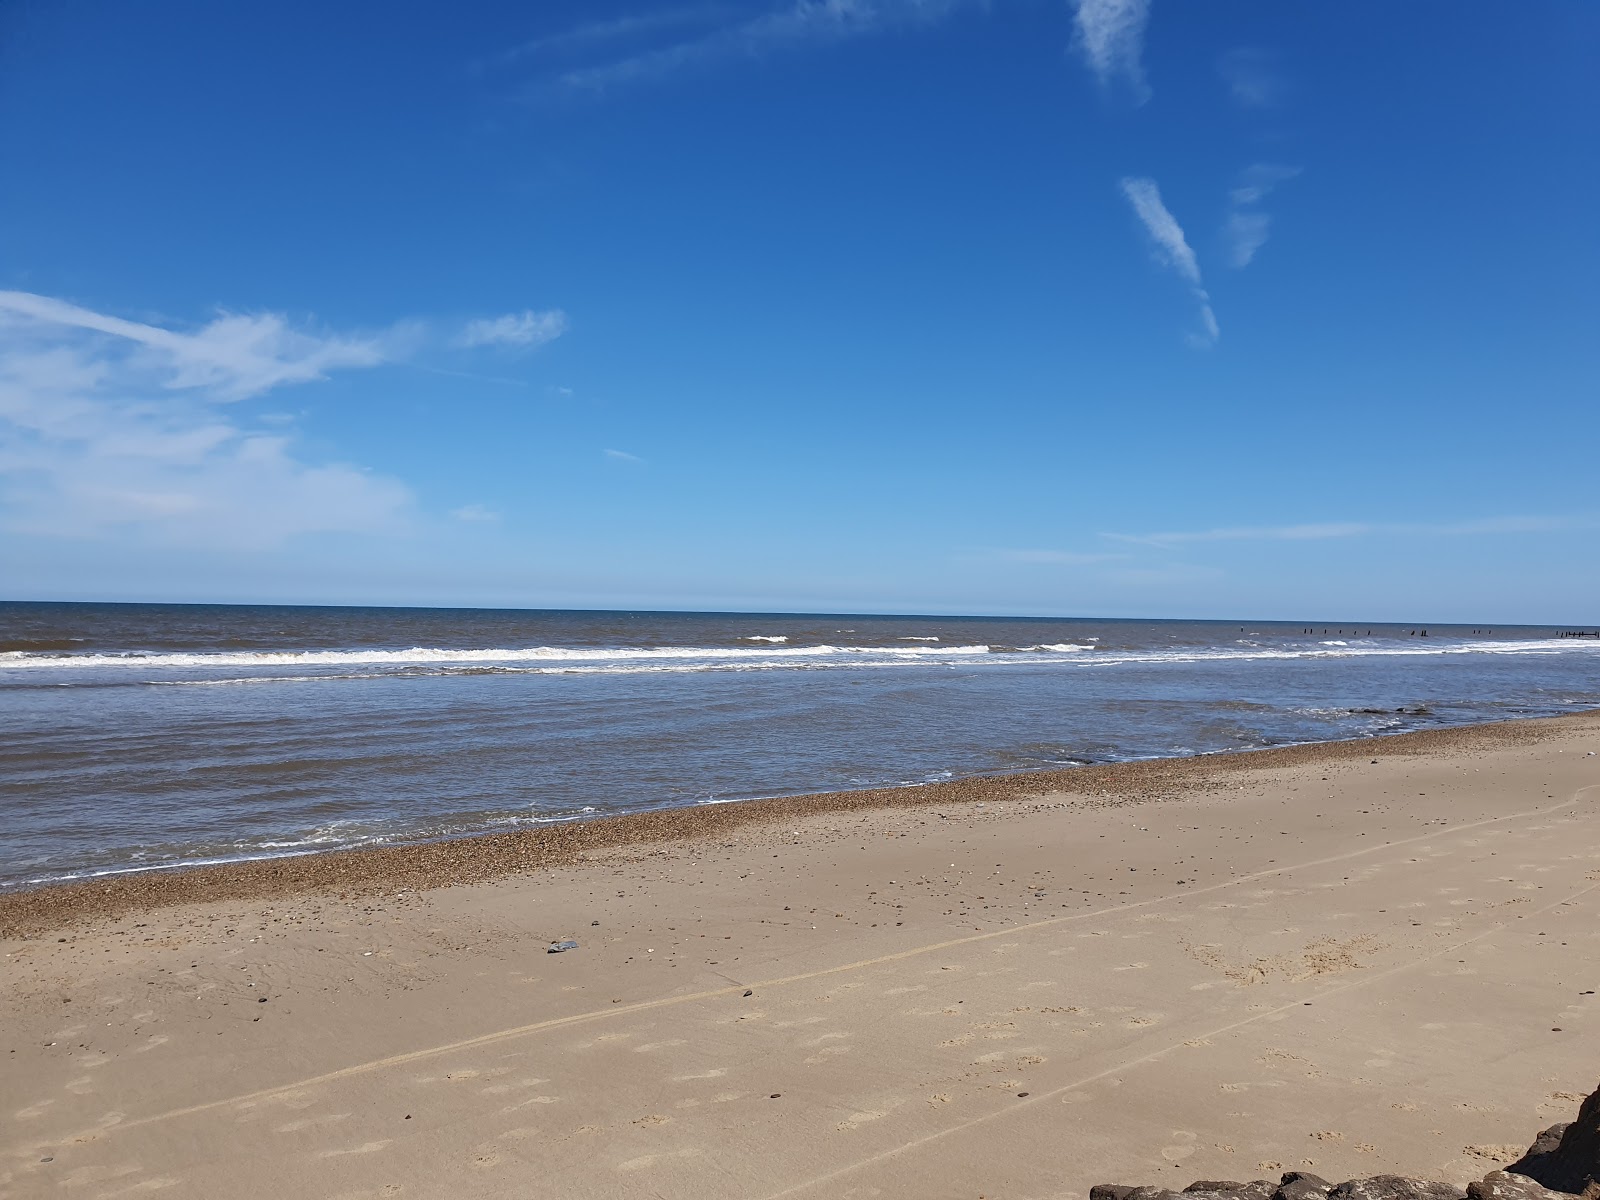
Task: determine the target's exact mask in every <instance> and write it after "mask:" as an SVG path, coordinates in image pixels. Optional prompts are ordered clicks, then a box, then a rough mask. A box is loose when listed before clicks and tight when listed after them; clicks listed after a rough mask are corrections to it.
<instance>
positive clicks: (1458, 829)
mask: <svg viewBox="0 0 1600 1200" xmlns="http://www.w3.org/2000/svg"><path fill="white" fill-rule="evenodd" d="M1596 788H1600V784H1588V785H1586V786H1584V787H1580V788H1579V789H1578V790H1577V791H1575V792H1574V793H1573V794H1572V795H1571V797H1570V798H1568V799H1566V800H1563V801H1562V802H1561V803H1559V804H1553V805H1550V806H1549V807H1547V808H1533V809H1528V810H1526V811H1524V812H1516V813H1507V814H1505V815H1503V816H1498V817H1485V818H1484V819H1483V820H1481V821H1469V822H1466V823H1465V824H1461V825H1451V826H1447V827H1444V828H1441V829H1435V830H1432V831H1430V832H1428V833H1422V834H1418V835H1416V836H1415V837H1409V838H1402V839H1400V840H1399V841H1395V842H1385V843H1383V844H1382V845H1378V846H1367V847H1364V848H1362V849H1360V850H1351V851H1348V852H1346V853H1344V854H1333V855H1329V856H1327V857H1326V858H1318V859H1312V860H1310V861H1309V862H1303V863H1293V864H1290V865H1287V866H1281V867H1272V868H1270V869H1268V870H1263V871H1253V872H1251V873H1250V874H1248V875H1239V876H1236V877H1234V878H1233V879H1226V880H1223V881H1221V882H1220V883H1213V884H1209V885H1208V886H1206V887H1202V888H1194V889H1193V890H1187V889H1186V890H1185V891H1183V892H1175V893H1170V894H1168V895H1165V896H1152V897H1150V898H1149V899H1148V900H1133V901H1129V902H1128V903H1126V904H1115V905H1109V906H1107V907H1105V908H1098V909H1094V910H1092V911H1090V912H1082V913H1065V914H1063V915H1061V916H1059V917H1045V918H1043V919H1042V920H1038V921H1028V922H1025V923H1023V924H1021V925H1007V926H1005V927H1004V928H1002V929H991V930H988V931H987V932H983V933H973V934H968V935H966V936H965V937H959V938H951V939H949V940H947V941H942V942H933V943H930V944H928V945H925V946H913V947H912V948H911V949H909V950H898V951H895V952H894V953H892V954H884V955H880V956H878V957H876V958H864V959H860V960H858V961H856V962H849V963H841V964H839V965H838V966H833V967H822V968H819V969H817V970H815V971H805V972H802V973H800V974H797V975H782V976H777V977H775V978H772V979H764V980H756V981H753V982H746V983H736V984H731V985H729V986H728V987H721V988H712V989H710V990H708V991H702V992H689V993H685V994H682V995H676V996H662V997H659V998H657V999H655V1000H641V1001H638V1002H636V1003H634V1004H618V1005H612V1006H610V1007H607V1008H599V1009H593V1010H591V1011H589V1012H582V1013H572V1014H570V1015H568V1016H565V1017H551V1018H550V1019H548V1020H545V1021H535V1022H533V1023H532V1024H528V1025H518V1026H515V1027H513V1028H510V1029H501V1030H496V1031H494V1032H491V1033H483V1034H478V1035H477V1036H475V1037H470V1038H463V1039H462V1040H460V1041H455V1042H447V1043H445V1044H443V1045H439V1046H427V1047H424V1048H422V1049H419V1050H408V1051H405V1052H404V1053H401V1054H393V1055H389V1056H387V1057H384V1058H375V1059H371V1060H369V1061H367V1062H360V1063H352V1064H351V1065H350V1066H347V1067H341V1068H339V1069H338V1070H335V1071H328V1072H326V1073H324V1074H321V1075H313V1076H311V1077H309V1078H306V1079H301V1080H297V1081H295V1082H293V1083H282V1084H275V1085H274V1086H272V1087H266V1088H261V1089H260V1090H258V1091H254V1092H246V1093H244V1094H243V1095H239V1096H229V1097H224V1098H222V1099H220V1100H205V1101H202V1102H200V1103H198V1104H190V1105H185V1106H184V1107H182V1108H173V1109H168V1110H167V1111H166V1112H160V1113H152V1114H151V1115H149V1116H146V1117H137V1118H135V1119H133V1120H131V1121H117V1122H115V1123H110V1124H103V1125H97V1126H95V1127H93V1128H92V1129H86V1130H81V1131H79V1132H78V1133H75V1134H68V1135H65V1136H62V1137H56V1138H51V1139H48V1140H47V1141H43V1142H37V1143H34V1144H33V1146H32V1147H30V1149H29V1152H31V1151H32V1150H33V1149H37V1148H39V1147H48V1146H63V1147H64V1146H67V1145H70V1144H71V1143H73V1142H79V1141H90V1140H96V1139H98V1138H100V1137H103V1136H105V1135H107V1134H115V1133H120V1132H123V1131H125V1130H130V1129H139V1128H142V1127H143V1126H146V1125H154V1124H157V1123H159V1122H161V1121H170V1120H175V1119H177V1118H180V1117H189V1116H195V1115H197V1114H199V1113H203V1112H210V1111H212V1110H214V1109H219V1108H230V1107H249V1106H253V1105H255V1104H257V1103H259V1102H260V1101H262V1100H269V1099H271V1098H273V1097H275V1096H282V1095H286V1094H288V1093H291V1092H298V1091H301V1090H303V1089H305V1088H312V1087H319V1086H321V1085H323V1084H329V1083H337V1082H339V1081H340V1080H344V1079H350V1078H353V1077H355V1076H358V1075H365V1074H368V1073H370V1072H372V1071H381V1070H384V1069H386V1068H388V1067H398V1066H404V1065H406V1064H407V1063H414V1062H420V1061H422V1060H423V1059H428V1058H435V1057H437V1056H438V1055H441V1054H453V1053H456V1052H457V1051H461V1050H474V1049H477V1048H479V1047H482V1046H492V1045H495V1044H496V1043H499V1042H507V1041H513V1040H515V1039H518V1038H524V1037H531V1036H533V1035H535V1034H539V1033H544V1032H546V1031H548V1030H551V1029H563V1028H566V1027H567V1026H571V1025H578V1024H582V1023H585V1022H588V1021H598V1020H604V1019H605V1018H607V1017H618V1016H628V1015H630V1014H633V1013H642V1012H651V1011H653V1010H655V1009H660V1008H673V1007H676V1006H678V1005H681V1004H694V1003H698V1002H700V1001H702V1000H715V999H718V998H720V997H723V996H743V994H744V992H745V990H746V989H747V988H763V987H766V988H771V987H782V986H784V985H787V984H794V983H804V982H806V981H808V980H812V979H823V978H826V977H828V976H830V975H842V974H845V973H847V972H850V971H857V970H862V969H864V968H867V967H875V966H882V965H883V964H885V963H893V962H904V961H905V960H907V959H912V958H918V957H920V956H922V955H925V954H933V953H936V952H938V951H940V950H950V949H954V948H956V947H960V946H970V945H973V944H975V943H978V942H986V941H991V940H993V939H994V938H998V937H1015V936H1016V935H1017V934H1019V933H1026V932H1029V931H1031V930H1039V929H1051V928H1054V927H1056V926H1060V925H1069V924H1073V923H1076V922H1080V921H1089V920H1094V919H1096V918H1099V917H1109V916H1115V915H1117V914H1120V913H1126V912H1134V911H1137V910H1138V909H1142V908H1150V907H1153V906H1155V905H1158V904H1165V903H1167V902H1168V901H1170V900H1178V899H1187V898H1189V897H1192V896H1203V895H1206V894H1208V893H1212V892H1220V891H1224V890H1226V889H1228V888H1233V887H1238V886H1240V885H1241V884H1246V883H1254V882H1255V881H1257V880H1261V879H1270V878H1272V877H1274V876H1278V875H1284V874H1287V873H1289V872H1292V871H1304V870H1309V869H1311V868H1313V867H1321V866H1327V865H1329V864H1332V863H1337V862H1347V861H1349V860H1351V859H1355V858H1362V857H1365V856H1367V855H1370V854H1375V853H1378V852H1380V851H1386V850H1393V849H1396V848H1397V847H1400V846H1409V845H1412V844H1414V843H1416V842H1426V841H1433V840H1436V839H1438V838H1439V837H1442V836H1445V835H1448V834H1453V833H1465V832H1468V831H1470V830H1473V829H1482V828H1484V827H1485V826H1489V825H1498V824H1501V823H1502V822H1505V821H1517V820H1523V819H1526V818H1528V817H1540V816H1548V815H1549V814H1551V813H1556V812H1560V811H1562V810H1563V809H1568V808H1573V807H1575V806H1576V805H1577V803H1578V800H1579V798H1580V797H1581V796H1583V794H1584V793H1585V792H1589V791H1593V790H1595V789H1596ZM1597 887H1600V884H1595V885H1593V886H1591V887H1588V888H1584V889H1582V890H1581V891H1579V892H1576V893H1574V894H1573V895H1572V896H1568V897H1566V900H1572V899H1574V898H1576V897H1577V896H1582V895H1585V894H1587V893H1588V892H1591V891H1593V890H1595V888H1597ZM1564 902H1565V901H1560V902H1557V903H1558V904H1559V903H1564ZM1549 907H1554V906H1546V907H1545V908H1540V909H1537V910H1535V911H1537V912H1541V913H1542V912H1545V911H1547V909H1548V908H1549ZM1502 928H1505V926H1504V925H1503V924H1497V925H1495V926H1494V927H1493V928H1491V929H1489V930H1485V931H1484V932H1483V933H1480V934H1476V935H1474V937H1472V938H1469V939H1468V940H1467V941H1466V942H1462V943H1460V944H1461V945H1467V944H1469V943H1470V942H1473V941H1476V940H1478V939H1479V938H1482V937H1486V936H1487V935H1488V934H1489V933H1491V932H1494V931H1495V930H1497V929H1502ZM1451 948H1452V947H1445V949H1451ZM1426 957H1427V958H1431V957H1433V956H1432V955H1428V956H1426ZM1418 961H1424V960H1418ZM1408 965H1409V964H1408ZM1402 969H1405V968H1404V967H1396V968H1393V969H1391V971H1389V972H1385V973H1383V974H1380V975H1376V976H1371V977H1370V978H1372V979H1380V978H1384V977H1386V976H1387V975H1389V974H1392V973H1393V972H1394V971H1397V970H1402ZM1361 982H1365V981H1361ZM1354 986H1356V984H1354V983H1352V984H1349V985H1346V987H1354ZM1339 990H1344V989H1343V988H1341V989H1339ZM1300 1003H1301V1002H1300V1001H1298V1000H1297V1001H1295V1002H1294V1003H1293V1004H1292V1005H1289V1006H1287V1007H1299V1006H1300ZM1273 1011H1278V1010H1273ZM1264 1015H1267V1014H1258V1015H1257V1016H1256V1017H1251V1018H1247V1019H1246V1020H1244V1021H1241V1022H1238V1023H1236V1024H1234V1025H1229V1026H1225V1027H1224V1028H1223V1029H1221V1030H1219V1031H1217V1032H1220V1033H1226V1032H1228V1031H1229V1030H1231V1029H1235V1028H1238V1027H1239V1026H1241V1025H1247V1024H1250V1023H1251V1022H1252V1021H1255V1020H1258V1019H1259V1018H1260V1017H1261V1016H1264ZM1202 1036H1205V1035H1202ZM1171 1049H1173V1047H1168V1048H1166V1049H1164V1050H1157V1051H1153V1052H1152V1053H1151V1054H1149V1055H1146V1056H1145V1057H1144V1058H1141V1059H1136V1060H1133V1062H1131V1063H1129V1064H1124V1065H1125V1066H1133V1065H1138V1064H1139V1063H1142V1062H1145V1061H1148V1060H1150V1059H1152V1058H1156V1057H1159V1056H1161V1055H1162V1054H1166V1053H1169V1052H1170V1051H1171ZM1121 1069H1123V1068H1122V1067H1118V1068H1113V1069H1112V1070H1121ZM1107 1073H1110V1072H1105V1073H1102V1074H1107ZM1101 1077H1102V1076H1099V1075H1097V1076H1093V1077H1091V1078H1089V1079H1085V1080H1079V1081H1078V1082H1076V1083H1073V1084H1068V1085H1066V1086H1064V1087H1062V1088H1058V1089H1056V1091H1055V1092H1051V1093H1043V1094H1041V1095H1040V1097H1039V1099H1045V1098H1046V1097H1047V1096H1050V1095H1059V1094H1061V1093H1063V1092H1066V1091H1070V1090H1071V1089H1072V1088H1074V1087H1082V1086H1084V1085H1085V1084H1087V1083H1091V1082H1093V1081H1094V1080H1095V1079H1098V1078H1101ZM1013 1107H1014V1106H1013ZM1007 1111H1010V1109H1003V1110H1001V1112H1007ZM998 1115H1000V1113H994V1114H990V1115H989V1116H987V1117H979V1118H976V1120H977V1121H984V1120H989V1119H992V1118H993V1117H995V1116H998ZM972 1123H973V1122H969V1123H968V1124H972ZM961 1128H965V1126H952V1127H951V1128H950V1129H949V1130H946V1131H943V1132H941V1133H937V1134H931V1135H929V1137H928V1138H925V1139H922V1140H923V1141H928V1140H932V1139H933V1138H937V1137H942V1136H944V1134H945V1133H947V1132H954V1131H955V1130H958V1129H961ZM918 1144H920V1143H909V1145H918ZM892 1153H895V1151H888V1152H886V1154H892ZM879 1157H883V1156H879ZM870 1161H874V1160H870V1159H868V1160H862V1162H861V1163H859V1164H855V1165H852V1166H850V1167H844V1168H841V1169H840V1170H839V1171H837V1172H834V1174H833V1175H828V1176H821V1177H819V1178H817V1179H814V1180H811V1181H808V1182H807V1183H805V1184H796V1185H795V1188H804V1187H810V1186H813V1185H814V1184H817V1183H821V1182H825V1181H826V1180H827V1179H831V1178H833V1177H834V1176H835V1175H838V1174H841V1173H843V1172H845V1171H849V1170H854V1169H855V1167H856V1166H860V1165H865V1164H866V1163H867V1162H870ZM793 1190H795V1189H794V1188H791V1189H790V1191H793ZM788 1194H789V1192H778V1193H774V1195H773V1196H772V1197H769V1200H777V1197H779V1196H784V1195H788Z"/></svg>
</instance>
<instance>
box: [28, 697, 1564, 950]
mask: <svg viewBox="0 0 1600 1200" xmlns="http://www.w3.org/2000/svg"><path fill="white" fill-rule="evenodd" d="M1589 717H1590V714H1589V713H1575V714H1572V715H1570V716H1565V717H1539V718H1531V719H1523V720H1509V721H1500V722H1494V723H1492V724H1485V725H1467V726H1454V727H1450V728H1445V729H1430V730H1416V731H1412V732H1409V733H1401V734H1390V735H1384V736H1380V737H1373V738H1357V739H1351V740H1347V741H1336V742H1314V743H1308V744H1304V745H1295V746H1282V747H1272V748H1268V749H1262V750H1245V751H1238V752H1234V753H1226V754H1208V755H1196V756H1186V757H1181V758H1159V759H1146V760H1140V761H1135V762H1124V763H1107V764H1098V765H1090V766H1082V767H1069V768H1063V769H1060V770H1049V771H1028V772H1018V773H1012V774H1004V775H992V776H975V777H967V778H962V779H955V780H950V781H948V782H943V783H935V784H918V785H908V786H904V787H893V788H871V789H863V790H855V791H843V792H821V793H814V794H809V795H800V796H783V797H774V798H770V799H759V800H744V801H734V802H730V803H726V804H714V805H695V806H684V807H674V808H663V809H653V810H649V811H645V812H636V813H623V814H618V815H613V816H602V817H594V818H590V819H586V820H577V821H571V822H563V823H559V824H552V825H548V826H543V827H540V828H537V829H528V830H519V831H516V832H514V833H502V834H474V835H468V836H463V837H458V838H449V839H445V840H442V841H433V842H423V843H417V844H408V845H399V846H377V847H360V848H355V849H344V850H332V851H327V852H322V853H313V854H302V855H294V856H285V857H280V858H263V859H251V860H245V861H240V862H233V863H222V864H216V865H211V866H197V867H187V868H171V869H157V870H151V871H141V872H130V873H127V874H120V875H112V876H104V877H98V878H92V879H85V880H77V881H71V882H65V883H52V884H45V885H40V886H37V887H32V888H26V889H18V890H16V891H14V892H9V893H4V894H0V938H15V937H27V936H31V935H38V934H41V933H43V932H46V931H48V930H51V929H54V928H55V927H57V926H58V925H65V924H68V923H76V922H82V921H94V920H102V919H110V918H116V917H119V916H122V915H125V914H128V913H137V912H141V911H145V910H147V909H153V908H161V907H166V906H170V905H181V904H203V903H211V902H227V901H256V900H270V899H274V898H286V897H293V896H298V895H302V894H305V893H309V892H329V893H332V894H335V895H339V896H341V897H344V898H356V897H359V896H363V895H370V894H381V893H385V892H392V891H395V890H397V889H403V890H408V891H423V890H428V889H432V888H438V887H449V886H454V885H460V884H470V883H480V882H484V881H487V880H492V879H496V878H500V877H504V876H508V875H514V874H518V873H521V872H527V871H537V870H540V869H543V868H547V867H552V866H563V865H571V864H573V863H576V862H579V861H581V860H582V858H583V857H584V856H585V855H586V854H591V853H595V852H599V851H609V850H618V849H623V848H627V847H632V846H640V845H646V844H654V843H670V842H682V841H690V840H693V839H697V838H715V837H717V836H720V835H722V834H725V833H728V832H730V831H732V830H736V829H740V828H743V827H745V826H749V825H757V824H767V823H774V822H777V823H781V822H783V821H786V820H792V819H794V818H796V817H805V816H817V815H821V814H829V813H851V812H858V811H869V810H873V809H886V808H907V807H918V806H928V805H941V804H946V805H948V804H975V803H990V802H999V801H1006V800H1016V799H1019V798H1026V797H1032V796H1039V795H1044V794H1051V793H1062V794H1066V795H1071V796H1075V797H1081V798H1082V799H1083V800H1084V801H1088V802H1093V803H1110V804H1117V803H1134V802H1139V801H1144V800H1151V799H1155V798H1170V797H1174V796H1176V795H1179V794H1184V793H1190V792H1194V791H1204V790H1207V789H1216V788H1218V787H1221V786H1224V785H1225V784H1226V782H1227V781H1228V780H1230V779H1232V778H1233V777H1234V776H1235V775H1236V774H1237V773H1239V772H1249V771H1259V770H1264V769H1270V768H1274V767H1291V766H1303V765H1307V764H1315V763H1319V762H1341V761H1348V760H1356V759H1361V758H1370V757H1371V756H1372V755H1374V754H1378V755H1423V754H1439V753H1449V752H1451V751H1453V750H1457V749H1467V748H1474V749H1475V748H1483V747H1488V746H1502V745H1518V744H1528V743H1530V742H1534V741H1537V740H1539V739H1540V738H1541V737H1543V736H1545V735H1546V732H1547V731H1548V730H1551V729H1559V728H1563V727H1564V726H1565V725H1568V724H1571V723H1572V722H1582V721H1584V720H1586V719H1588V718H1589Z"/></svg>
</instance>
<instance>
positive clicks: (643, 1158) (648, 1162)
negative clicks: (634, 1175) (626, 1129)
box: [617, 1146, 701, 1171]
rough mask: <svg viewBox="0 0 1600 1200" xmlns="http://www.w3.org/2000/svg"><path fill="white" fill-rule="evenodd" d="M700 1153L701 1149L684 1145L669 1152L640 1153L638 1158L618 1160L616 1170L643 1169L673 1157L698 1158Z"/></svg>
mask: <svg viewBox="0 0 1600 1200" xmlns="http://www.w3.org/2000/svg"><path fill="white" fill-rule="evenodd" d="M700 1154H701V1151H700V1150H699V1149H698V1148H696V1147H693V1146H690V1147H686V1148H685V1149H682V1150H674V1151H672V1152H671V1153H670V1154H641V1155H640V1156H639V1157H638V1158H630V1159H628V1160H627V1161H626V1162H619V1163H618V1164H617V1170H619V1171H643V1170H645V1169H646V1168H648V1167H653V1166H655V1165H656V1164H657V1163H660V1162H667V1161H669V1160H671V1159H675V1158H698V1157H699V1156H700Z"/></svg>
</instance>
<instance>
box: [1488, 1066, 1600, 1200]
mask: <svg viewBox="0 0 1600 1200" xmlns="http://www.w3.org/2000/svg"><path fill="white" fill-rule="evenodd" d="M1506 1170H1507V1171H1509V1172H1512V1173H1513V1174H1517V1175H1524V1176H1526V1177H1527V1178H1529V1179H1531V1180H1533V1181H1534V1182H1535V1183H1539V1184H1542V1185H1544V1186H1545V1187H1547V1188H1549V1189H1550V1190H1551V1191H1553V1192H1568V1193H1571V1194H1574V1195H1591V1194H1594V1193H1597V1192H1600V1187H1597V1181H1600V1090H1596V1091H1594V1092H1593V1093H1591V1094H1590V1096H1589V1098H1588V1099H1587V1100H1585V1101H1584V1102H1583V1107H1581V1108H1579V1109H1578V1119H1577V1120H1575V1121H1573V1122H1572V1124H1570V1125H1552V1126H1551V1127H1550V1128H1549V1129H1546V1130H1545V1131H1544V1132H1543V1133H1541V1134H1540V1135H1539V1137H1538V1139H1537V1140H1536V1141H1535V1142H1534V1143H1533V1145H1531V1146H1529V1147H1528V1152H1527V1153H1526V1154H1524V1155H1523V1156H1522V1157H1521V1158H1519V1159H1517V1161H1516V1162H1514V1163H1512V1164H1511V1165H1510V1166H1509V1167H1507V1168H1506Z"/></svg>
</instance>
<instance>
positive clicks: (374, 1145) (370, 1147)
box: [317, 1138, 394, 1158]
mask: <svg viewBox="0 0 1600 1200" xmlns="http://www.w3.org/2000/svg"><path fill="white" fill-rule="evenodd" d="M392 1145H394V1139H393V1138H384V1139H383V1140H382V1141H377V1142H362V1143H361V1145H359V1146H347V1147H346V1148H345V1149H343V1150H324V1151H323V1152H322V1153H321V1154H319V1155H317V1157H318V1158H343V1157H344V1156H345V1155H347V1154H376V1153H377V1152H378V1151H379V1150H382V1149H384V1148H385V1147H388V1146H392Z"/></svg>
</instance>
